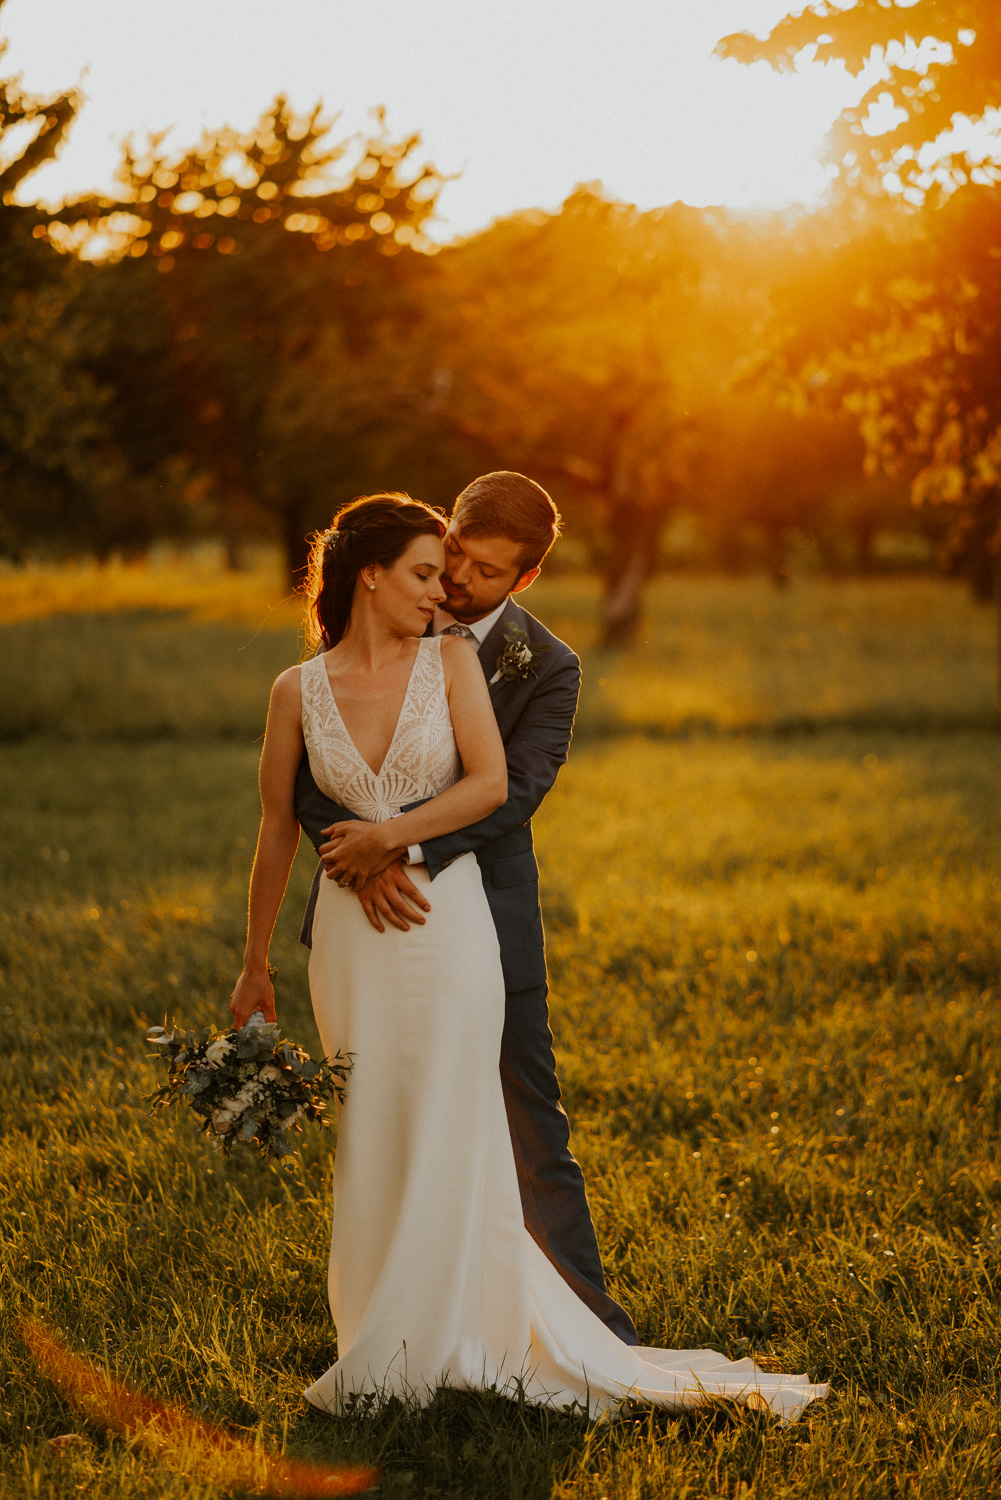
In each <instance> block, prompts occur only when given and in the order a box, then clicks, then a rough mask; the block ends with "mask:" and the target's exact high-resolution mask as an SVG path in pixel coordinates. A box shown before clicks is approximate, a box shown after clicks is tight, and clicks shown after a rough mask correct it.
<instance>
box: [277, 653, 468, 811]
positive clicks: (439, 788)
mask: <svg viewBox="0 0 1001 1500" xmlns="http://www.w3.org/2000/svg"><path fill="white" fill-rule="evenodd" d="M300 670H301V674H302V677H301V681H302V732H303V738H304V739H305V741H306V752H307V754H308V756H309V769H310V770H311V771H312V773H313V780H314V781H315V782H316V784H317V786H318V787H319V788H320V791H321V792H323V793H325V795H326V796H328V797H331V798H332V799H333V800H334V801H335V802H337V803H339V804H340V806H341V807H346V808H347V809H348V810H349V812H353V813H356V814H357V815H358V817H360V818H365V819H366V820H367V821H368V822H369V823H383V822H385V820H386V819H387V818H393V817H395V816H396V814H397V813H398V812H399V811H400V809H401V808H402V807H404V806H405V805H406V804H407V803H408V802H418V801H420V800H422V799H423V798H425V797H436V796H437V795H438V793H439V792H443V791H445V789H446V787H450V786H451V785H452V783H453V782H455V781H458V779H459V777H460V776H461V774H462V763H461V761H460V760H459V752H458V751H457V749H456V747H455V736H454V734H453V733H452V720H451V718H450V716H449V712H448V699H447V698H446V696H445V673H444V670H443V668H442V664H441V639H440V638H439V637H435V636H424V637H422V638H421V640H420V641H419V642H418V645H417V655H416V657H415V659H414V665H413V668H412V670H411V673H410V681H409V683H408V684H407V691H406V695H405V697H404V699H403V707H402V708H401V709H400V717H399V718H398V719H397V721H396V729H395V730H394V732H393V738H392V740H391V741H390V746H389V749H388V750H387V751H386V758H385V760H384V761H383V763H382V767H381V769H380V771H379V774H378V776H377V775H376V774H375V772H374V771H373V770H372V768H371V766H370V765H368V763H367V762H366V761H365V760H364V759H363V758H362V756H361V755H360V754H359V753H358V751H357V749H356V748H355V744H354V741H353V740H352V738H351V736H350V735H349V734H348V732H347V729H346V728H345V726H344V720H343V719H342V718H341V714H340V710H339V709H338V707H337V702H336V700H335V698H334V694H333V691H332V690H331V687H330V679H329V678H328V676H327V666H326V662H325V660H324V658H323V657H322V656H314V657H311V658H310V660H309V661H306V662H303V664H302V667H301V669H300Z"/></svg>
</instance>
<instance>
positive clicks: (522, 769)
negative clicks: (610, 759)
mask: <svg viewBox="0 0 1001 1500" xmlns="http://www.w3.org/2000/svg"><path fill="white" fill-rule="evenodd" d="M579 692H580V662H579V661H578V660H577V658H576V656H574V655H573V653H572V652H568V653H567V655H566V656H565V657H564V658H563V659H562V660H561V661H558V662H554V664H553V667H552V669H551V670H550V671H549V672H548V673H547V674H546V676H545V677H544V678H543V680H542V681H541V682H540V683H539V686H538V688H537V689H536V691H535V692H534V693H533V694H532V696H531V697H530V698H529V700H528V702H527V703H526V704H525V708H524V711H523V713H522V715H521V718H520V719H519V720H518V723H517V725H516V726H515V728H514V731H513V733H512V734H511V736H510V738H509V739H508V742H507V744H506V746H505V747H504V748H505V753H506V755H507V801H506V802H505V803H504V804H503V806H502V807H499V808H497V810H496V812H492V813H490V815H489V816H488V817H486V818H481V819H480V821H479V822H478V823H471V824H470V825H469V827H468V828H460V829H457V830H456V832H455V833H444V834H441V835H440V836H439V837H438V838H434V839H424V840H423V841H422V844H421V848H422V849H423V851H424V857H425V859H426V860H427V866H428V874H429V875H430V876H431V879H432V880H434V878H435V877H436V876H437V875H439V874H440V873H441V871H442V870H443V869H444V868H445V866H446V865H449V864H451V863H452V861H453V860H454V859H458V858H459V855H460V854H470V853H473V854H475V853H476V851H477V850H478V849H480V848H481V847H482V846H483V845H484V844H488V843H490V841H491V840H492V839H498V838H501V837H503V835H504V834H506V833H511V832H512V831H513V830H514V829H515V828H520V827H522V825H523V824H525V823H527V822H528V820H529V819H530V818H531V817H532V814H533V813H534V812H536V810H537V809H538V807H539V804H540V803H541V802H542V799H543V798H544V797H545V795H546V793H547V792H548V791H549V789H550V788H551V786H552V785H553V782H554V781H555V780H556V777H557V774H558V772H559V769H560V767H561V766H562V765H564V764H565V762H566V758H567V751H568V750H569V748H570V734H571V731H572V729H573V721H574V714H575V713H576V711H577V696H578V694H579Z"/></svg>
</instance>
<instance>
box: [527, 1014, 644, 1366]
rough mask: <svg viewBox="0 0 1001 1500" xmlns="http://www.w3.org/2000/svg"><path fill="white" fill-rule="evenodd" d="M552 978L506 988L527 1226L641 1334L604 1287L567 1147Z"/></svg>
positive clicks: (606, 1318)
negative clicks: (550, 988) (552, 1008)
mask: <svg viewBox="0 0 1001 1500" xmlns="http://www.w3.org/2000/svg"><path fill="white" fill-rule="evenodd" d="M547 995H548V986H547V985H545V984H540V985H534V986H533V987H532V988H531V989H527V990H515V991H511V990H509V991H508V992H507V998H506V1005H505V1018H504V1035H503V1040H502V1043H501V1082H502V1084H503V1086H504V1103H505V1105H506V1107H507V1118H508V1125H509V1127H510V1130H511V1144H512V1146H513V1147H514V1158H515V1163H516V1165H517V1168H518V1185H519V1187H520V1189H521V1203H522V1210H523V1212H524V1215H525V1226H526V1228H527V1229H528V1232H529V1233H530V1234H531V1236H532V1238H533V1239H534V1240H535V1243H536V1244H537V1245H538V1247H539V1249H540V1250H541V1251H542V1252H543V1254H544V1255H545V1256H546V1257H547V1258H548V1259H549V1260H550V1261H552V1263H553V1265H554V1266H556V1268H557V1270H558V1271H559V1272H560V1275H561V1276H562V1277H563V1279H564V1281H566V1282H567V1283H568V1284H569V1285H570V1286H571V1287H572V1288H573V1290H574V1291H575V1292H576V1293H577V1296H578V1297H579V1298H580V1299H581V1301H582V1302H584V1303H586V1304H587V1306H588V1307H589V1308H590V1309H591V1311H592V1312H593V1313H594V1314H595V1315H596V1316H597V1317H599V1318H600V1319H601V1321H602V1322H603V1323H605V1324H606V1325H607V1326H608V1327H609V1328H610V1329H611V1330H612V1332H613V1333H615V1334H617V1335H618V1337H619V1338H620V1339H623V1340H624V1341H625V1342H626V1343H627V1344H636V1343H638V1339H637V1336H636V1329H635V1328H634V1327H633V1324H632V1321H631V1320H630V1318H629V1315H628V1314H627V1313H626V1312H625V1311H624V1309H623V1308H621V1307H620V1306H619V1304H618V1303H617V1302H615V1301H614V1300H613V1299H612V1298H611V1297H610V1296H609V1295H608V1292H607V1291H606V1290H605V1275H604V1272H603V1271H602V1268H601V1257H600V1255H599V1253H598V1241H597V1239H596V1237H595V1233H594V1225H593V1224H592V1222H591V1210H590V1208H589V1206H588V1201H587V1190H586V1188H585V1186H584V1174H583V1173H582V1172H581V1169H580V1167H579V1166H578V1165H577V1162H576V1161H575V1159H574V1157H573V1155H572V1153H571V1151H570V1122H569V1120H568V1119H567V1116H566V1111H565V1110H564V1108H563V1105H562V1104H561V1102H560V1086H559V1082H558V1081H557V1077H556V1059H555V1057H554V1055H553V1034H552V1032H551V1031H550V1029H549V1011H548V1007H547V1005H546V998H547Z"/></svg>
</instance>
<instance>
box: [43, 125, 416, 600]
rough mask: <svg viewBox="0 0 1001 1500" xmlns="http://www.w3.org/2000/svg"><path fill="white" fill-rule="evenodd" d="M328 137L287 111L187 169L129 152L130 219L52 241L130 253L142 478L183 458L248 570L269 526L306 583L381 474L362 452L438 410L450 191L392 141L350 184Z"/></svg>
mask: <svg viewBox="0 0 1001 1500" xmlns="http://www.w3.org/2000/svg"><path fill="white" fill-rule="evenodd" d="M328 131H329V126H328V125H327V123H326V122H324V121H323V120H321V118H320V116H319V111H318V110H316V111H314V112H313V113H312V114H311V115H310V116H308V117H306V118H300V117H297V116H295V115H294V114H293V113H292V112H291V111H290V110H289V108H288V106H287V104H286V103H285V101H284V100H283V99H278V100H277V101H276V102H275V104H274V105H273V106H272V108H271V109H270V110H269V111H268V112H267V113H266V114H265V115H264V116H263V117H262V119H261V121H260V123H259V124H258V126H257V128H256V130H255V131H254V132H253V133H252V134H251V135H249V136H239V135H237V134H235V133H234V132H232V131H229V130H223V131H219V132H216V133H214V134H210V135H207V136H206V137H205V138H204V139H203V140H202V142H201V143H200V144H199V146H197V147H195V148H192V149H190V150H188V151H186V152H183V153H182V154H180V155H170V154H166V153H164V152H163V151H162V150H161V149H160V142H159V141H153V142H151V143H150V149H149V150H148V152H147V153H146V154H145V155H142V156H139V155H137V154H136V153H135V152H134V151H132V150H131V149H130V150H127V152H126V155H125V160H124V164H123V169H122V173H121V181H122V191H121V194H120V196H119V198H118V199H117V201H105V200H94V199H87V200H81V201H79V202H77V203H74V204H69V205H66V206H65V207H64V208H63V210H62V211H61V212H60V213H59V215H58V216H57V217H55V216H54V217H53V219H52V221H51V222H50V224H49V226H48V234H49V237H50V238H51V239H52V241H53V242H54V243H55V244H58V245H62V246H63V247H64V248H75V249H77V250H80V249H84V248H86V247H88V245H89V246H90V247H91V249H93V247H94V245H95V243H97V244H98V245H100V243H101V239H103V241H104V245H105V248H106V249H110V254H109V255H108V258H107V261H106V263H105V264H104V266H103V267H102V268H101V271H100V293H101V299H102V303H101V305H102V310H103V311H104V313H105V314H106V315H107V316H109V317H111V318H112V319H113V322H114V327H115V333H114V338H113V340H112V342H111V344H110V345H109V347H108V349H107V350H106V352H105V355H104V357H103V359H102V360H101V362H100V366H99V374H100V376H101V377H102V378H104V379H107V380H110V381H112V382H113V383H114V385H115V387H116V390H117V391H118V400H117V402H116V412H115V421H116V431H117V433H118V436H119V439H120V441H121V443H122V444H123V446H124V447H126V448H127V450H128V451H129V453H130V456H131V459H132V462H133V464H134V466H135V467H136V469H137V471H138V472H141V473H142V472H145V473H149V472H151V470H152V469H153V468H155V467H156V466H157V465H160V466H162V465H163V464H164V463H165V462H166V461H167V460H168V458H169V457H170V456H171V455H173V456H174V458H175V460H176V468H177V475H178V481H179V484H180V488H181V492H182V493H183V494H184V495H187V496H188V497H189V498H190V499H191V500H192V501H194V502H197V503H198V504H200V505H204V504H205V503H206V501H207V500H209V499H213V500H214V502H215V506H216V510H217V514H218V517H219V520H220V523H221V526H222V530H223V533H224V535H225V536H226V538H227V542H228V545H229V551H230V555H231V558H232V559H233V560H234V561H235V560H236V557H237V555H238V544H239V541H240V539H241V537H242V536H243V535H244V534H246V531H247V529H248V527H252V526H254V525H255V524H257V525H260V524H261V523H264V524H268V525H270V526H272V527H273V528H275V529H276V530H277V532H278V535H279V537H280V539H281V541H282V543H283V545H284V549H285V556H286V564H287V569H288V572H289V576H290V578H293V577H294V576H295V575H296V573H297V572H298V570H299V569H301V568H302V566H304V564H305V560H306V552H307V543H306V533H307V531H308V530H309V529H310V528H311V527H313V526H316V525H317V524H320V523H322V522H323V521H324V520H327V519H329V515H330V509H331V506H332V504H334V503H336V500H337V499H338V498H340V499H346V498H349V493H350V490H349V491H348V493H345V487H346V486H348V485H349V484H350V481H351V479H352V477H354V476H355V475H356V474H357V473H358V471H359V468H361V469H364V468H365V465H364V464H361V465H360V464H359V463H358V451H357V450H358V449H359V447H360V446H361V445H362V444H363V443H364V444H366V445H369V446H370V447H374V448H376V449H378V448H379V446H380V444H383V445H384V444H385V443H386V442H387V441H389V439H390V437H391V433H390V429H391V428H393V425H394V423H393V418H394V417H395V419H396V426H397V427H399V426H400V413H401V412H402V411H404V410H407V409H410V408H413V407H414V406H415V405H416V404H417V403H418V401H419V397H420V391H421V382H422V381H423V379H424V377H423V375H421V374H419V372H417V371H415V370H414V369H413V368H411V365H410V363H409V362H408V358H407V344H408V334H409V333H410V332H411V331H412V329H413V326H414V324H415V323H416V322H418V321H419V319H420V316H421V312H420V301H419V297H418V296H417V288H418V286H419V285H420V283H421V281H422V278H423V277H424V276H425V275H426V274H427V270H428V267H429V266H430V264H431V262H430V258H429V257H428V256H427V255H426V254H422V253H420V252H422V251H426V250H428V249H430V248H432V247H431V246H430V245H429V242H428V241H427V240H426V239H425V237H424V236H423V234H422V229H421V226H422V225H423V223H424V222H425V221H426V219H427V218H428V216H429V215H430V214H431V213H432V212H433V210H434V205H435V200H436V196H437V192H438V190H439V188H440V185H441V179H440V178H439V177H438V175H437V174H436V173H435V172H434V170H433V169H432V168H431V167H429V166H426V165H425V166H422V167H419V168H414V167H412V165H411V163H412V159H413V153H414V151H415V149H416V147H417V144H418V141H417V137H410V138H408V139H405V140H402V141H395V142H394V141H390V140H388V139H387V138H386V137H385V135H384V134H383V135H380V136H378V137H376V138H373V139H370V140H369V141H367V142H366V143H365V145H364V148H363V150H362V152H361V154H360V157H359V159H358V160H357V162H356V163H355V165H354V166H353V168H352V169H351V170H350V171H348V172H346V173H344V175H343V179H342V180H341V181H339V182H334V181H333V180H332V178H333V171H334V168H335V166H336V165H337V164H338V163H340V162H341V161H342V159H343V157H344V155H345V152H346V146H345V145H344V144H337V145H329V144H328V143H327V136H328ZM98 237H100V239H99V238H98ZM403 425H404V426H405V425H406V424H405V423H404V424H403Z"/></svg>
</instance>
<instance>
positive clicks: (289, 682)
mask: <svg viewBox="0 0 1001 1500" xmlns="http://www.w3.org/2000/svg"><path fill="white" fill-rule="evenodd" d="M271 705H272V708H277V709H278V710H279V712H280V711H281V710H282V709H289V710H293V711H294V712H296V713H298V712H299V711H300V710H301V708H302V668H301V667H299V666H295V667H286V669H285V671H284V672H282V673H281V674H280V675H279V676H278V677H276V678H275V683H274V687H273V688H272V689H271Z"/></svg>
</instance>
